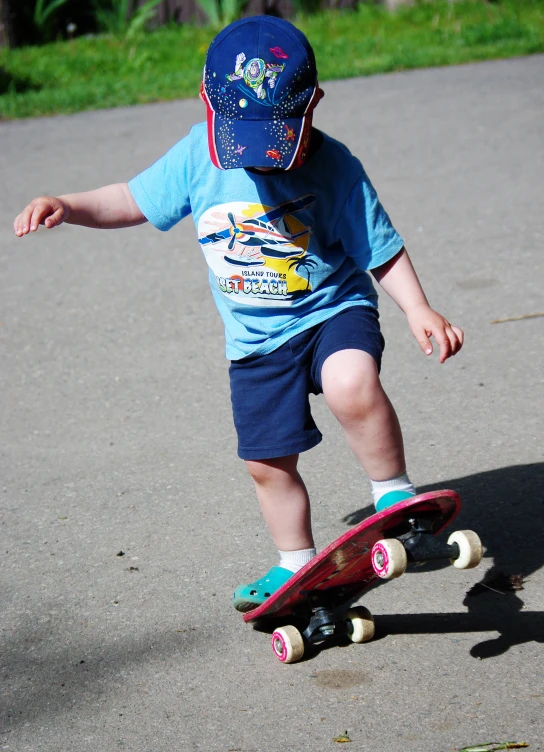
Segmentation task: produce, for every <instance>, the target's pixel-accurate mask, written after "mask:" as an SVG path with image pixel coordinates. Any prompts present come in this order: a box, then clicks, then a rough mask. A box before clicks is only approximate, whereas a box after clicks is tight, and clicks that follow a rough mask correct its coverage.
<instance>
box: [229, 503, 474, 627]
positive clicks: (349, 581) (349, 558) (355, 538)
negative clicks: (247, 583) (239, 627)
mask: <svg viewBox="0 0 544 752" xmlns="http://www.w3.org/2000/svg"><path fill="white" fill-rule="evenodd" d="M460 509H461V500H460V498H459V496H458V495H457V494H456V493H455V492H454V491H432V492H430V493H425V494H420V495H419V496H414V497H413V498H411V499H408V500H406V501H402V502H400V503H399V504H396V505H395V506H394V507H391V508H389V509H385V510H383V511H382V512H378V513H377V514H374V515H372V517H368V518H367V519H366V520H363V521H362V522H360V523H359V524H358V525H356V526H355V527H353V528H352V529H351V530H348V531H347V532H346V533H344V534H343V535H341V536H340V537H339V538H337V539H336V540H335V541H333V542H332V543H331V544H330V545H328V546H327V547H326V548H325V549H323V551H321V552H320V553H319V554H318V555H317V556H316V557H315V558H314V559H312V561H310V562H309V563H308V564H306V565H305V566H304V567H303V568H302V569H301V570H300V571H299V572H297V573H296V574H295V575H293V577H291V578H290V579H289V580H288V581H287V582H286V583H285V584H284V585H283V586H282V587H281V588H280V589H279V590H277V591H276V592H275V593H273V595H271V596H270V598H268V599H267V600H266V601H265V602H264V603H263V604H262V605H260V606H258V607H257V608H255V609H253V610H252V611H247V612H246V613H245V614H244V615H243V618H244V621H246V622H251V621H256V620H260V619H270V618H274V619H275V618H280V617H284V616H287V615H289V614H293V615H297V614H300V613H304V612H305V611H311V610H312V609H313V608H315V605H316V604H319V603H323V604H325V605H327V606H329V607H332V608H338V607H339V606H341V605H343V604H347V603H349V602H353V601H355V600H356V599H357V598H359V597H360V596H361V595H362V594H363V592H364V591H365V590H367V589H368V588H369V587H371V586H373V585H376V584H377V582H376V581H377V580H378V581H382V580H380V578H379V577H378V575H377V574H376V572H375V570H374V568H373V566H372V559H371V551H372V547H373V546H374V544H375V543H377V542H378V541H380V540H382V539H384V538H392V537H396V536H397V535H402V534H403V533H407V532H409V529H410V526H409V524H408V522H407V521H408V520H409V519H412V518H417V519H420V518H424V519H426V520H429V531H430V532H431V533H432V535H436V534H437V533H440V532H441V531H442V530H443V529H444V528H445V527H447V525H449V523H450V522H451V521H452V520H453V519H454V518H455V517H456V516H457V514H458V513H459V510H460Z"/></svg>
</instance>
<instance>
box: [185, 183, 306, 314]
mask: <svg viewBox="0 0 544 752" xmlns="http://www.w3.org/2000/svg"><path fill="white" fill-rule="evenodd" d="M315 198H316V197H315V195H313V194H311V193H307V194H306V195H303V196H300V197H298V198H295V199H292V200H289V201H286V202H284V203H282V204H280V205H278V206H264V205H262V204H257V203H250V202H243V201H235V202H230V203H226V204H220V205H218V206H213V207H211V208H209V209H207V210H206V211H205V212H204V213H203V214H202V215H201V217H200V219H199V221H198V228H197V232H198V240H199V243H200V245H201V247H202V250H203V252H204V255H205V257H206V261H207V263H208V265H209V267H210V270H211V272H212V274H213V275H214V277H215V280H216V282H217V285H218V288H219V289H220V290H221V292H222V293H224V294H225V295H226V296H229V297H230V296H235V297H236V302H237V303H239V304H242V305H257V306H266V305H274V306H278V305H279V306H283V305H285V306H288V305H291V304H292V302H293V301H295V300H298V299H300V298H301V297H304V296H305V295H308V294H310V293H311V292H312V269H314V268H316V267H317V265H318V264H317V261H315V260H313V259H312V258H310V257H309V254H308V245H309V243H310V235H311V232H312V228H311V227H310V226H307V225H305V224H304V223H303V222H302V221H301V219H300V215H298V213H299V212H300V211H302V210H303V209H306V208H307V207H309V206H311V205H312V204H313V203H314V201H315ZM297 215H298V216H297Z"/></svg>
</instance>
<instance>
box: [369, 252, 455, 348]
mask: <svg viewBox="0 0 544 752" xmlns="http://www.w3.org/2000/svg"><path fill="white" fill-rule="evenodd" d="M372 274H373V275H374V277H375V278H376V280H377V281H378V282H379V283H380V285H381V287H383V289H384V290H385V291H386V293H387V294H388V295H389V296H390V297H391V298H392V299H393V300H394V301H395V303H396V304H397V305H398V306H399V308H401V309H402V310H403V311H404V313H405V314H406V317H407V318H408V325H409V327H410V330H411V332H412V334H413V335H414V337H415V338H416V339H417V341H418V342H419V345H420V347H421V349H422V350H423V352H424V353H425V355H430V354H431V353H432V351H433V346H432V344H431V341H430V339H429V337H431V336H433V337H434V338H435V340H436V341H437V343H438V345H439V347H440V362H441V363H444V361H445V360H447V358H449V357H451V356H452V355H455V353H457V352H459V350H460V349H461V347H462V346H463V340H464V334H463V331H462V330H461V329H459V327H458V326H453V325H452V324H450V323H449V321H447V319H445V318H444V317H443V316H441V315H440V314H439V313H437V312H436V311H434V310H433V309H432V308H431V307H430V305H429V303H428V302H427V298H426V297H425V293H424V292H423V288H422V287H421V284H420V282H419V279H418V278H417V274H416V272H415V269H414V267H413V266H412V262H411V261H410V257H409V256H408V253H407V252H406V249H405V248H403V249H402V250H401V251H400V252H399V253H397V255H396V256H394V257H393V258H392V259H390V260H389V261H388V262H387V263H385V264H384V265H383V266H379V267H377V268H376V269H373V270H372Z"/></svg>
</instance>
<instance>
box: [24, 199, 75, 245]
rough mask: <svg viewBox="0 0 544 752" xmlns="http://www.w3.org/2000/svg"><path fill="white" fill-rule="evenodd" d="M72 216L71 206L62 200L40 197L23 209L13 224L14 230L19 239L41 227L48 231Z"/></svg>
mask: <svg viewBox="0 0 544 752" xmlns="http://www.w3.org/2000/svg"><path fill="white" fill-rule="evenodd" d="M69 214H70V207H69V205H68V204H67V203H66V202H65V201H63V200H62V199H60V198H54V197H53V196H40V197H39V198H35V199H34V200H33V201H31V202H30V203H29V205H28V206H27V207H26V208H25V209H23V211H22V212H21V213H20V214H19V216H18V217H17V218H16V219H15V222H14V223H13V229H14V231H15V234H16V235H17V237H18V238H20V237H22V236H23V235H28V233H29V232H36V230H37V229H38V227H39V225H45V227H47V228H48V229H50V228H51V227H57V225H60V224H62V223H63V222H64V221H65V220H66V219H68V215H69Z"/></svg>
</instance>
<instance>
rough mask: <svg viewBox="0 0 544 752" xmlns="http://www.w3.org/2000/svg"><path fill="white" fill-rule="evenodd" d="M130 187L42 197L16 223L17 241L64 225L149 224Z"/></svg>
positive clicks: (108, 227)
mask: <svg viewBox="0 0 544 752" xmlns="http://www.w3.org/2000/svg"><path fill="white" fill-rule="evenodd" d="M146 221H147V219H146V217H145V216H144V215H143V214H142V212H141V211H140V209H139V208H138V205H137V204H136V202H135V201H134V199H133V198H132V194H131V193H130V190H129V188H128V185H127V184H126V183H116V184H115V185H105V186H104V187H103V188H98V189H97V190H95V191H87V192H86V193H72V194H69V195H66V196H59V197H57V198H55V197H54V196H40V197H39V198H35V199H34V200H33V201H31V202H30V204H28V206H27V207H26V208H25V209H23V211H22V212H21V213H20V214H19V216H18V217H17V218H16V219H15V222H14V223H13V229H14V230H15V234H16V235H17V237H19V238H20V237H22V236H23V235H27V234H28V233H29V232H35V231H36V230H37V229H38V227H39V225H44V226H45V227H47V228H48V229H49V228H51V227H57V226H58V225H60V224H62V223H63V222H68V224H72V225H83V226H84V227H94V228H97V229H103V230H114V229H117V228H120V227H133V226H134V225H140V224H142V223H143V222H146Z"/></svg>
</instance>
